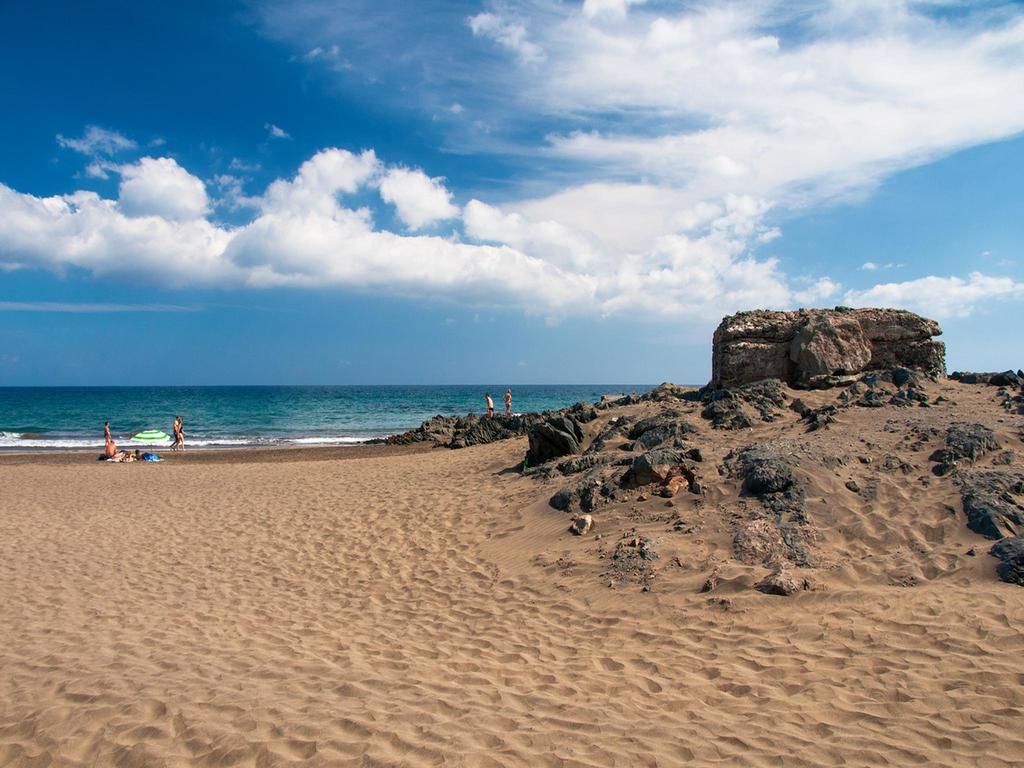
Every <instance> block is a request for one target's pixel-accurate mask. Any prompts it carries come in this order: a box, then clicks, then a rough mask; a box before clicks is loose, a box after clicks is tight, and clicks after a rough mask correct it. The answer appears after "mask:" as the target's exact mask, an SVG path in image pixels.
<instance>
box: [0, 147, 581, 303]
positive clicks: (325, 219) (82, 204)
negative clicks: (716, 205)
mask: <svg viewBox="0 0 1024 768" xmlns="http://www.w3.org/2000/svg"><path fill="white" fill-rule="evenodd" d="M146 161H149V162H146ZM153 169H159V173H153ZM173 169H177V170H176V171H175V170H173ZM380 170H381V165H380V163H379V161H378V160H377V158H376V156H375V155H374V153H373V152H372V151H369V150H368V151H365V152H362V153H361V154H354V153H351V152H348V151H346V150H341V149H328V150H324V151H322V152H319V153H317V154H316V155H315V156H313V157H312V158H310V159H309V160H308V161H306V162H305V163H303V164H302V166H301V167H300V168H299V171H298V173H297V174H296V175H295V176H294V177H293V178H291V179H279V180H277V181H275V182H273V183H272V184H271V185H270V186H269V187H268V188H267V190H266V191H265V193H264V194H263V195H262V196H261V197H260V198H259V199H258V206H259V213H258V214H257V215H256V217H255V218H253V219H252V220H251V221H250V222H249V223H248V224H246V225H244V226H241V227H234V228H232V227H225V226H220V225H217V224H214V223H212V222H210V221H209V220H207V219H206V218H195V217H194V216H193V215H192V214H193V213H195V211H196V210H198V207H197V206H196V205H195V204H193V205H191V206H184V208H183V207H182V204H181V202H180V197H181V196H182V192H181V189H179V188H176V187H173V186H169V185H165V186H164V187H163V189H164V190H165V192H166V194H167V199H165V200H163V201H162V205H163V207H164V214H166V215H154V210H153V208H154V207H156V206H155V204H154V201H153V199H152V198H150V197H144V196H143V195H142V190H139V189H136V190H133V188H132V187H129V191H130V193H131V194H138V197H136V198H132V197H131V194H130V195H129V199H131V200H132V202H133V204H135V205H139V204H141V203H142V202H143V200H145V202H146V203H147V206H146V211H145V212H146V214H147V215H145V216H141V215H136V214H138V213H140V211H138V210H136V209H134V208H132V209H130V210H126V206H125V197H124V194H123V191H124V185H122V196H121V198H120V199H119V200H106V199H103V198H101V197H100V196H99V195H97V194H96V193H94V192H84V191H80V192H75V193H73V194H70V195H59V196H53V197H36V196H34V195H29V194H23V193H19V192H17V191H15V190H13V189H11V188H9V187H7V186H5V185H2V184H0V267H3V268H18V267H42V268H47V269H51V270H54V271H62V270H65V269H67V268H69V267H74V268H78V269H83V270H87V271H89V272H91V273H93V274H95V275H99V276H104V275H111V274H117V275H124V276H130V277H134V278H144V279H147V280H156V281H160V282H163V283H167V284H170V285H220V286H232V285H233V286H238V287H242V286H252V287H268V286H279V285H290V286H305V287H322V286H325V285H338V286H342V287H346V288H350V289H357V290H367V291H377V292H386V293H390V294H395V295H405V296H417V297H422V296H424V295H428V296H429V295H433V296H446V297H451V298H456V299H459V300H464V301H467V302H471V303H475V304H484V305H502V306H518V307H528V308H531V309H532V310H533V311H537V312H547V313H550V312H558V313H564V312H573V313H578V312H585V311H587V310H588V308H589V307H591V306H592V304H593V300H594V293H595V286H596V282H597V281H596V279H595V278H593V277H591V276H588V275H582V274H576V273H573V272H569V271H566V270H562V269H559V268H558V267H556V266H554V265H552V264H550V263H548V262H546V261H544V260H543V259H540V258H537V257H534V256H530V255H527V254H525V253H522V252H520V251H518V250H515V249H513V248H510V247H508V246H495V245H476V244H468V243H459V242H454V241H451V240H448V239H444V238H440V237H427V236H403V235H399V234H395V233H392V232H387V231H380V230H376V229H374V227H373V224H372V221H371V217H370V214H369V212H368V211H367V210H365V209H352V208H348V207H346V206H345V205H343V204H342V203H341V201H340V198H341V197H342V196H343V195H345V194H352V193H355V192H357V191H358V190H360V189H363V188H372V186H373V184H374V183H375V180H376V176H377V174H378V172H379V171H380ZM122 173H125V174H131V177H130V178H127V181H126V183H128V182H134V181H137V180H139V179H142V178H145V179H149V180H152V178H153V177H158V178H163V177H165V176H166V175H168V173H169V174H170V175H171V176H178V174H179V173H181V174H185V175H186V176H187V175H188V174H187V173H186V172H185V171H184V170H183V169H181V168H180V166H178V165H177V163H175V162H174V161H173V160H171V159H170V158H157V159H153V158H144V160H143V161H142V162H140V163H139V164H138V165H137V166H130V167H127V168H124V169H122ZM189 179H192V180H195V181H198V180H196V179H195V177H191V176H189ZM190 184H191V182H190ZM200 185H201V182H200ZM203 200H205V197H204V198H203ZM186 213H187V215H181V214H186Z"/></svg>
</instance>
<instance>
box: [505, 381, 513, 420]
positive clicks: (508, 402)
mask: <svg viewBox="0 0 1024 768" xmlns="http://www.w3.org/2000/svg"><path fill="white" fill-rule="evenodd" d="M505 415H506V416H511V415H512V387H509V388H508V389H506V390H505Z"/></svg>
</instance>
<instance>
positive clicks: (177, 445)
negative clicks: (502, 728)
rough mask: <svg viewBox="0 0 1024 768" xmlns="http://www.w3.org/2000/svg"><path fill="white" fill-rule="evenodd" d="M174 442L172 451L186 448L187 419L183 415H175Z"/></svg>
mask: <svg viewBox="0 0 1024 768" xmlns="http://www.w3.org/2000/svg"><path fill="white" fill-rule="evenodd" d="M173 429H174V444H173V445H171V450H172V451H184V450H185V420H184V419H182V418H181V416H175V417H174V424H173Z"/></svg>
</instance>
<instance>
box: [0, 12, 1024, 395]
mask: <svg viewBox="0 0 1024 768" xmlns="http://www.w3.org/2000/svg"><path fill="white" fill-rule="evenodd" d="M87 5H88V6H89V7H87ZM411 8H414V9H415V10H414V11H413V10H410V9H411ZM0 62H2V66H0V104H2V112H0V114H2V116H3V119H2V120H0V386H2V385H110V384H130V385H152V384H172V385H173V384H391V383H408V384H435V383H465V384H470V383H492V384H493V383H498V384H522V383H657V382H661V381H676V382H680V383H689V384H699V383H703V382H705V381H707V379H708V378H709V375H710V367H711V348H710V339H711V333H712V332H713V330H714V328H715V326H716V325H717V324H718V322H719V321H720V320H721V318H722V317H723V316H724V315H726V314H730V313H733V312H736V311H740V310H744V309H754V308H774V309H793V308H798V307H810V306H825V307H828V306H837V305H844V306H892V307H902V308H907V309H911V310H914V311H917V312H920V313H922V314H925V315H927V316H930V317H933V318H936V319H937V320H939V322H940V323H941V325H942V327H943V329H944V334H943V338H944V339H945V341H946V344H947V361H948V365H949V368H950V369H951V370H952V369H957V368H959V369H974V370H995V369H1000V370H1002V369H1005V368H1007V367H1011V366H1012V367H1014V368H1016V367H1019V366H1021V365H1024V342H1022V341H1021V338H1022V335H1021V332H1020V328H1021V325H1022V322H1021V321H1022V320H1024V195H1022V194H1021V191H1020V180H1021V179H1022V178H1024V99H1022V98H1021V94H1022V93H1024V4H1021V3H1015V2H998V1H996V0H992V1H991V2H990V1H987V0H981V1H978V2H971V3H963V4H961V3H955V2H949V1H947V0H924V1H922V2H914V1H911V0H831V1H830V0H789V1H788V2H783V1H782V0H751V1H750V2H669V1H668V0H646V1H645V0H583V1H582V2H578V1H577V0H564V1H562V0H521V1H519V2H516V1H514V0H507V1H506V2H455V1H454V0H436V1H435V2H429V1H428V0H424V1H423V2H419V3H416V4H415V6H412V5H410V4H409V3H403V2H387V1H385V0H374V1H372V2H370V1H369V0H291V1H290V2H267V1H264V0H251V1H250V2H242V1H239V2H218V3H204V2H198V1H195V2H190V1H188V0H186V1H185V2H179V3H157V2H140V1H139V0H133V1H132V2H108V3H104V4H102V6H101V7H98V6H97V5H96V4H80V3H66V2H61V3H56V2H47V0H39V2H34V3H3V2H0Z"/></svg>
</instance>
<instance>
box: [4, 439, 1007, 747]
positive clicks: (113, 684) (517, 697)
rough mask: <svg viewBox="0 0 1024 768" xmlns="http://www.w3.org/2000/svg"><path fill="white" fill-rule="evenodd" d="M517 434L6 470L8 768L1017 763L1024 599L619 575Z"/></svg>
mask: <svg viewBox="0 0 1024 768" xmlns="http://www.w3.org/2000/svg"><path fill="white" fill-rule="evenodd" d="M523 449H524V443H523V441H512V442H509V443H503V444H496V445H491V446H484V447H480V448H473V449H466V450H463V451H434V452H432V453H428V454H420V455H402V456H391V457H379V458H366V459H351V460H329V461H316V460H310V461H303V462H288V463H273V462H270V463H268V462H251V461H250V462H239V463H209V464H204V463H192V464H184V463H177V464H176V463H174V462H173V461H172V462H167V463H165V464H164V465H162V466H105V465H92V464H84V463H83V464H81V465H67V466H61V467H59V468H55V467H53V466H48V465H44V464H33V463H27V464H21V465H0V494H2V495H0V765H4V766H47V765H58V766H106V765H116V766H161V765H166V766H227V765H240V766H275V765H291V764H302V765H311V766H312V765H359V766H373V765H402V766H421V765H440V764H445V765H455V766H502V765H508V766H513V765H515V766H520V765H530V766H546V765H552V766H555V765H557V766H591V765H617V766H640V765H651V766H653V765H658V766H669V765H750V766H778V765H786V766H803V765H807V766H811V765H848V766H883V765H949V766H963V765H977V766H1007V765H1020V764H1021V760H1022V756H1024V730H1022V729H1021V727H1020V725H1021V722H1022V720H1021V718H1022V715H1024V635H1022V632H1021V629H1022V627H1024V590H1019V589H1018V588H1014V587H1010V586H1008V585H1003V584H999V583H997V582H995V581H994V579H992V578H983V577H981V576H979V578H978V579H976V580H973V581H962V582H961V581H956V582H949V583H946V582H943V581H941V580H939V581H934V582H929V583H927V584H924V585H922V586H919V587H917V588H914V589H905V588H899V587H890V586H879V587H876V588H868V587H865V588H863V589H843V590H832V591H826V592H808V593H805V594H802V595H800V596H798V597H796V598H793V599H781V598H771V597H768V596H765V595H760V594H757V593H745V594H742V595H737V596H736V597H735V599H734V600H733V602H732V604H731V606H728V607H725V608H723V607H719V606H720V605H721V604H720V603H716V602H709V601H708V600H707V598H706V597H705V596H701V595H698V594H696V593H695V592H694V591H693V590H692V589H689V588H688V589H686V590H685V591H684V590H682V589H680V590H678V591H673V590H657V589H656V590H655V591H654V592H651V593H641V592H640V591H639V590H633V591H629V592H628V593H627V592H625V591H613V590H608V589H607V588H606V587H605V586H603V585H602V584H600V583H599V582H598V581H597V580H594V579H572V578H570V577H568V576H567V575H566V574H571V570H572V564H571V562H568V561H567V562H565V563H563V565H564V566H565V567H563V568H561V569H555V570H554V571H553V570H552V568H551V567H544V566H543V565H542V564H538V560H537V554H538V552H549V553H551V552H555V554H556V555H557V552H556V550H558V548H559V547H561V546H563V545H564V546H570V544H569V543H566V542H567V541H568V540H567V539H565V538H564V537H565V536H566V534H565V533H564V528H565V524H566V518H565V517H564V515H561V514H560V513H555V512H552V511H551V510H548V509H546V508H545V507H544V505H543V503H540V502H538V489H537V484H536V481H534V480H531V479H528V478H522V477H519V476H518V475H516V474H512V473H502V472H501V471H502V470H503V469H504V468H506V467H509V466H511V465H513V464H515V463H516V462H517V461H518V460H519V458H520V457H521V455H522V451H523ZM841 513H842V514H848V515H853V514H854V513H853V512H851V511H847V510H842V511H841ZM848 522H849V524H850V525H857V524H860V525H862V526H865V528H869V527H871V526H872V525H875V524H873V523H871V522H870V521H864V520H860V521H859V522H858V521H857V520H853V519H851V520H849V521H848ZM871 531H876V533H877V535H878V536H880V537H881V536H884V535H885V534H884V531H882V530H881V529H880V528H879V527H878V526H877V525H875V527H873V528H871ZM879 531H880V532H879ZM577 541H578V540H577ZM553 542H555V543H554V544H553ZM558 542H560V543H558ZM571 545H572V546H582V544H579V545H578V544H575V543H572V544H571ZM979 559H981V558H979ZM986 565H988V566H989V567H991V564H990V563H989V564H986ZM979 573H980V571H979ZM849 578H853V577H852V576H851V577H849ZM1015 589H1017V591H1014V590H1015Z"/></svg>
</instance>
